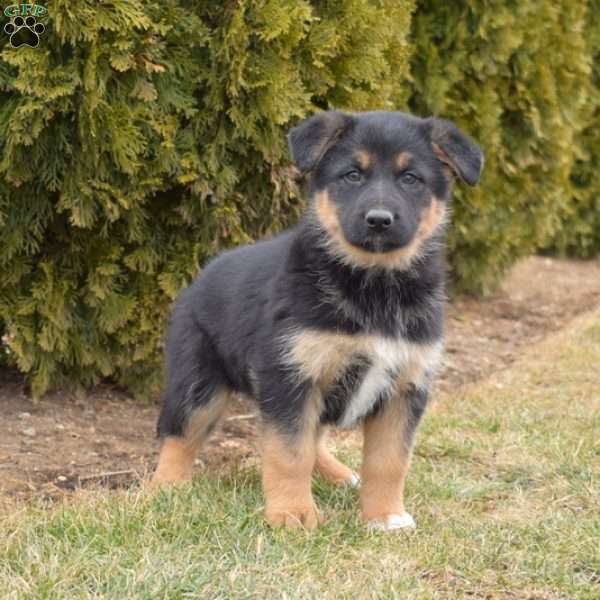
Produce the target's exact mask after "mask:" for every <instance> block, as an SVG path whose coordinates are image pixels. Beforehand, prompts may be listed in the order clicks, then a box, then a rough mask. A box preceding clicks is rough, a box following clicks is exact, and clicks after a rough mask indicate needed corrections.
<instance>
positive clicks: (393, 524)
mask: <svg viewBox="0 0 600 600" xmlns="http://www.w3.org/2000/svg"><path fill="white" fill-rule="evenodd" d="M368 526H369V529H371V530H373V531H395V530H397V529H416V527H417V524H416V523H415V520H414V519H413V518H412V516H411V515H409V514H408V513H407V512H405V513H404V514H402V515H388V516H387V517H386V519H385V521H382V520H380V519H373V520H372V521H369V524H368Z"/></svg>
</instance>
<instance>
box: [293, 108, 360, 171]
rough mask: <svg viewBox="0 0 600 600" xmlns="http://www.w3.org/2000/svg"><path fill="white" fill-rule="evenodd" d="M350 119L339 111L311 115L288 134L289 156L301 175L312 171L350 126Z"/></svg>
mask: <svg viewBox="0 0 600 600" xmlns="http://www.w3.org/2000/svg"><path fill="white" fill-rule="evenodd" d="M351 121H352V117H351V116H350V115H347V114H346V113H343V112H341V111H339V110H331V111H324V112H321V113H318V114H316V115H313V116H312V117H310V118H309V119H306V121H302V123H300V125H298V126H297V127H294V128H293V129H292V130H291V131H290V133H289V134H288V144H289V148H290V154H291V155H292V159H293V161H294V162H295V163H296V166H297V167H298V169H300V171H301V173H302V174H304V173H308V172H309V171H312V170H313V169H314V168H315V167H316V166H317V164H319V161H320V160H321V159H322V158H323V156H325V153H326V152H327V150H329V149H330V148H331V147H332V146H333V145H334V144H335V143H336V141H337V140H339V138H340V137H341V135H342V134H343V133H344V131H345V130H346V129H347V127H348V126H349V125H350V123H351Z"/></svg>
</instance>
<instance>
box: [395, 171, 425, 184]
mask: <svg viewBox="0 0 600 600" xmlns="http://www.w3.org/2000/svg"><path fill="white" fill-rule="evenodd" d="M400 181H401V182H402V183H403V184H404V185H415V184H417V183H420V181H421V180H420V179H419V178H418V177H417V176H416V175H415V174H414V173H402V175H400Z"/></svg>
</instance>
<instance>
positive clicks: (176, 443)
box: [152, 391, 230, 486]
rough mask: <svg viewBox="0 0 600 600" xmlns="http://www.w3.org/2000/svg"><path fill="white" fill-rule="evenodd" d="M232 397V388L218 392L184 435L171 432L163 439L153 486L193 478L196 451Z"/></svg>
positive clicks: (196, 413) (192, 419) (199, 410)
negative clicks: (230, 392)
mask: <svg viewBox="0 0 600 600" xmlns="http://www.w3.org/2000/svg"><path fill="white" fill-rule="evenodd" d="M229 399H230V394H229V392H225V391H220V392H217V393H215V395H214V396H213V397H212V398H211V399H210V401H209V402H208V403H207V404H206V405H205V406H202V407H200V408H196V409H195V410H194V411H193V412H192V414H191V416H190V418H189V420H188V422H187V425H186V427H185V430H184V434H183V436H181V437H179V436H171V437H167V438H165V439H164V440H163V442H162V444H161V447H160V454H159V457H158V466H157V467H156V471H155V473H154V476H153V477H152V486H159V485H161V484H163V483H178V482H185V481H191V479H192V470H193V466H194V459H195V458H196V454H197V452H198V450H199V449H200V447H201V446H202V444H203V442H204V441H205V440H206V438H207V437H208V435H209V433H210V432H211V430H212V428H213V427H214V426H215V425H216V424H217V423H218V421H219V419H220V417H221V415H222V414H223V411H224V410H225V407H226V406H227V403H228V401H229Z"/></svg>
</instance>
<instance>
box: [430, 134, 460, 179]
mask: <svg viewBox="0 0 600 600" xmlns="http://www.w3.org/2000/svg"><path fill="white" fill-rule="evenodd" d="M431 147H432V148H433V153H434V154H435V155H436V156H437V157H438V158H439V159H440V160H441V161H442V162H443V163H444V165H445V167H446V168H445V169H444V174H445V175H446V176H448V175H451V176H457V177H458V176H460V173H459V171H458V168H457V167H456V165H455V164H454V162H453V161H452V159H451V158H450V157H449V156H448V155H447V154H446V152H444V150H443V149H442V147H441V146H440V145H439V144H436V143H435V142H432V144H431ZM448 170H449V173H448Z"/></svg>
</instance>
